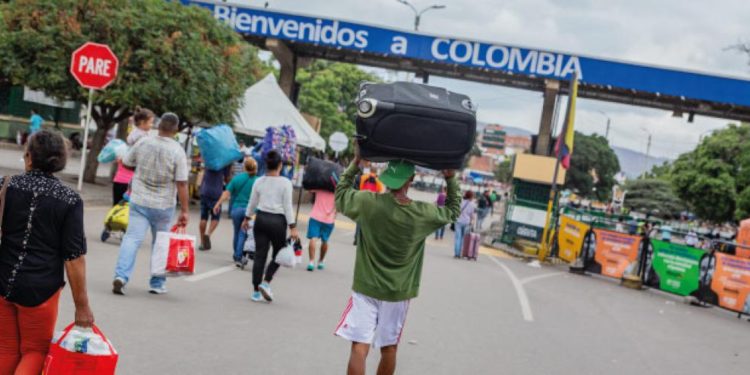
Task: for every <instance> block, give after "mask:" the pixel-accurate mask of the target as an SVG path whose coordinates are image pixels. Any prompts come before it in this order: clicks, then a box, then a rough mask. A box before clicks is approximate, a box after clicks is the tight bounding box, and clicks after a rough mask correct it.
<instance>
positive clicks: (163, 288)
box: [148, 286, 168, 294]
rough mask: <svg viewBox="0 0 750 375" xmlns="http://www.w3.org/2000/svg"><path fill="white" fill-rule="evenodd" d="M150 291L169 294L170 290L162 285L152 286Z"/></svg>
mask: <svg viewBox="0 0 750 375" xmlns="http://www.w3.org/2000/svg"><path fill="white" fill-rule="evenodd" d="M148 292H149V293H151V294H167V292H168V290H167V288H165V287H163V286H161V287H158V288H154V287H151V288H150V289H149V290H148Z"/></svg>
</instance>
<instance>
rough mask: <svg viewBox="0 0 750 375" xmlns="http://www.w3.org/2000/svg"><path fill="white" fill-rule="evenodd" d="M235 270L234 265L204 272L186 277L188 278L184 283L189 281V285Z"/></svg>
mask: <svg viewBox="0 0 750 375" xmlns="http://www.w3.org/2000/svg"><path fill="white" fill-rule="evenodd" d="M235 268H237V266H235V265H231V266H226V267H221V268H217V269H215V270H211V271H208V272H204V273H201V274H197V275H193V276H188V277H186V278H185V281H189V282H191V283H194V282H196V281H201V280H205V279H208V278H209V277H214V276H219V275H221V274H222V273H227V272H229V271H232V270H234V269H235Z"/></svg>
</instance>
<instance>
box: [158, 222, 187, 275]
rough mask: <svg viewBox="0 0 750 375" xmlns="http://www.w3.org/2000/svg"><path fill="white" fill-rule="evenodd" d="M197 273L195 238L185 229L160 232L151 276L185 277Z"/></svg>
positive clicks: (178, 228)
mask: <svg viewBox="0 0 750 375" xmlns="http://www.w3.org/2000/svg"><path fill="white" fill-rule="evenodd" d="M193 273H195V236H191V235H188V234H185V228H184V227H178V226H174V227H172V229H171V230H170V231H169V232H158V233H157V234H156V241H155V242H154V251H153V252H152V254H151V275H153V276H183V275H192V274H193Z"/></svg>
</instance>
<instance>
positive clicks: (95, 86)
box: [70, 42, 120, 191]
mask: <svg viewBox="0 0 750 375" xmlns="http://www.w3.org/2000/svg"><path fill="white" fill-rule="evenodd" d="M119 64H120V62H119V60H118V59H117V56H115V54H114V53H113V52H112V50H111V49H110V48H109V46H107V45H105V44H99V43H92V42H86V43H84V44H83V45H82V46H81V47H79V48H78V49H77V50H75V51H74V52H73V55H72V56H71V60H70V74H72V75H73V77H74V78H75V79H76V81H78V83H79V84H80V85H81V86H83V87H85V88H87V89H89V101H88V105H87V106H86V122H85V125H84V127H83V153H82V154H81V170H80V171H79V173H78V191H81V190H82V189H83V172H84V171H85V170H86V156H87V155H86V153H87V150H88V143H89V142H88V141H89V125H90V124H91V109H92V107H93V106H94V90H102V89H104V88H106V87H107V86H109V84H110V83H112V82H113V81H114V80H115V78H117V67H118V66H119Z"/></svg>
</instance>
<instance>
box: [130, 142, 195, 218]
mask: <svg viewBox="0 0 750 375" xmlns="http://www.w3.org/2000/svg"><path fill="white" fill-rule="evenodd" d="M123 164H125V165H127V166H129V167H135V176H134V177H133V187H132V192H131V194H130V202H131V203H133V204H137V205H139V206H144V207H148V208H156V209H166V208H172V207H174V206H175V205H176V203H175V202H176V199H177V185H176V184H175V182H185V181H187V179H188V162H187V156H185V151H184V150H183V149H182V147H181V146H180V144H179V143H177V141H175V140H174V139H172V138H167V137H161V136H157V137H145V138H143V139H142V140H141V141H140V142H138V143H136V145H135V146H133V147H132V148H131V149H130V151H129V152H128V154H127V155H125V158H124V159H123Z"/></svg>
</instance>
